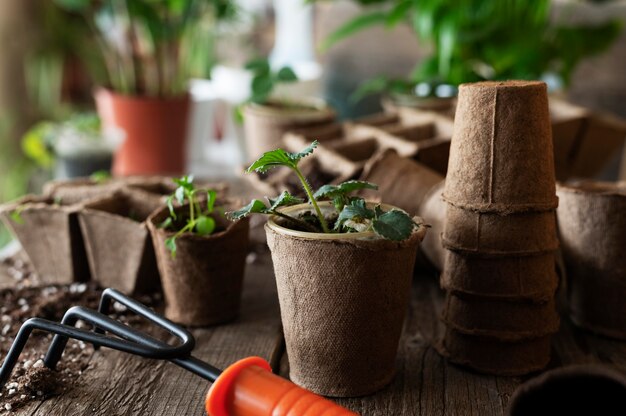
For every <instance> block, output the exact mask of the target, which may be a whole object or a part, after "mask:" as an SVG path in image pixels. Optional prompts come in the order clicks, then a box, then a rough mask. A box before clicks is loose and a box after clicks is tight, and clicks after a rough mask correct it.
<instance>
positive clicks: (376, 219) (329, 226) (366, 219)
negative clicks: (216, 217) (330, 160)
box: [227, 140, 421, 241]
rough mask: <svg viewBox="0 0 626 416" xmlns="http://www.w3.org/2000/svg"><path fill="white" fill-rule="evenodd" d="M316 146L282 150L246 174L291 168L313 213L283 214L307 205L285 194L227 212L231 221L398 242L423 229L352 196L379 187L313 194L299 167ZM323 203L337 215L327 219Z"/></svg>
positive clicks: (346, 186)
mask: <svg viewBox="0 0 626 416" xmlns="http://www.w3.org/2000/svg"><path fill="white" fill-rule="evenodd" d="M317 145H318V142H317V140H316V141H314V142H313V143H311V145H309V146H308V147H307V148H306V149H304V150H303V151H301V152H299V153H289V152H287V151H285V150H283V149H276V150H273V151H271V152H266V153H264V154H263V156H261V157H260V158H259V159H258V160H257V161H256V162H254V163H253V164H252V165H251V166H250V167H249V168H248V169H247V171H246V172H247V173H250V172H252V171H256V172H260V173H265V172H267V171H268V170H269V169H272V168H276V167H279V166H286V167H288V168H289V169H291V170H292V171H294V173H295V174H296V176H297V177H298V179H299V180H300V183H301V185H302V188H303V189H304V192H305V194H306V195H307V197H308V202H309V204H311V206H312V207H313V211H314V212H313V213H312V212H305V213H302V214H300V215H298V216H297V217H295V216H290V215H287V214H285V213H283V212H281V210H280V209H279V208H281V207H286V206H290V205H296V204H301V203H303V202H304V200H303V199H301V198H297V197H295V196H293V195H291V194H289V192H287V191H284V192H283V193H282V194H280V195H279V196H278V197H276V198H267V199H268V202H269V205H267V204H266V203H265V202H263V201H261V200H259V199H254V200H252V201H251V202H250V203H249V204H248V205H246V206H245V207H243V208H242V209H240V210H238V211H231V212H228V213H227V214H228V216H229V217H230V218H231V219H241V218H244V217H246V216H248V215H250V214H253V213H257V214H266V215H276V216H279V217H281V218H284V219H285V220H286V221H288V222H289V223H290V224H291V225H292V226H294V227H296V228H299V229H302V230H303V231H309V232H323V233H353V232H366V231H373V232H374V233H376V234H378V235H379V236H381V237H383V238H386V239H389V240H395V241H401V240H405V239H407V238H408V237H409V236H410V235H411V233H412V232H413V230H414V229H415V228H416V227H419V226H420V225H421V224H418V223H416V222H415V221H413V219H412V218H411V217H410V216H409V215H408V214H407V213H406V212H404V211H402V210H400V209H397V208H393V209H391V210H389V211H384V210H383V209H382V207H381V205H380V204H379V205H376V206H374V207H373V208H371V204H367V203H366V202H365V200H364V199H363V198H361V197H357V196H350V194H351V193H352V192H355V191H358V190H361V189H378V186H377V185H375V184H373V183H370V182H364V181H355V180H350V181H347V182H343V183H341V184H339V185H324V186H322V187H320V188H319V189H318V190H317V191H315V192H314V191H313V189H311V186H310V184H309V182H308V181H307V179H306V178H305V177H304V175H303V174H302V172H301V171H300V169H299V167H298V163H299V162H300V160H301V159H303V158H305V157H307V156H309V155H311V154H312V153H313V151H314V150H315V148H316V147H317ZM322 200H330V201H332V204H333V207H334V210H335V212H334V213H331V214H330V215H328V216H326V217H325V216H324V215H323V214H322V211H321V209H320V206H319V201H322Z"/></svg>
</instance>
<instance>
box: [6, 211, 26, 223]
mask: <svg viewBox="0 0 626 416" xmlns="http://www.w3.org/2000/svg"><path fill="white" fill-rule="evenodd" d="M9 217H10V218H11V220H12V221H13V222H14V223H16V224H20V225H22V224H24V218H22V209H20V208H18V209H15V210H13V211H11V213H10V214H9Z"/></svg>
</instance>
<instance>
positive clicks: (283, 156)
mask: <svg viewBox="0 0 626 416" xmlns="http://www.w3.org/2000/svg"><path fill="white" fill-rule="evenodd" d="M279 166H287V167H290V168H292V167H293V166H294V164H293V161H292V160H291V159H290V158H289V153H288V152H286V151H284V150H283V149H276V150H272V151H270V152H265V153H263V156H261V157H260V158H258V159H257V160H256V161H255V162H254V163H253V164H252V165H250V167H249V168H248V169H247V170H246V172H248V173H250V172H252V171H257V172H260V173H265V172H267V171H268V170H270V169H272V168H276V167H279Z"/></svg>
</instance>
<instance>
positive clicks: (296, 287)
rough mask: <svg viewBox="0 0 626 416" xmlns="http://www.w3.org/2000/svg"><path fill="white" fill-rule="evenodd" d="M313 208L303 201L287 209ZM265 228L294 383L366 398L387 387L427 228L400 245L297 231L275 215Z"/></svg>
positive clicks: (320, 391) (373, 237) (364, 236)
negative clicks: (420, 247) (417, 256)
mask: <svg viewBox="0 0 626 416" xmlns="http://www.w3.org/2000/svg"><path fill="white" fill-rule="evenodd" d="M322 207H323V208H322V209H323V210H326V211H328V210H329V209H334V208H331V207H330V205H329V204H326V203H324V204H322ZM383 208H384V209H385V210H388V209H389V208H390V207H389V206H384V207H383ZM310 209H311V208H310V206H309V205H308V204H302V205H296V206H294V207H289V208H286V209H285V210H284V211H283V212H285V213H286V214H290V213H297V212H298V211H302V210H310ZM265 230H266V233H267V242H268V246H269V248H270V251H271V253H272V260H273V262H274V271H275V274H276V283H277V287H278V298H279V301H280V309H281V318H282V323H283V330H284V334H285V341H286V346H287V354H288V356H289V370H290V378H291V380H292V381H293V382H295V383H296V384H298V385H300V386H302V387H304V388H306V389H309V390H312V391H314V392H316V393H318V394H322V395H325V396H334V397H351V396H362V395H366V394H371V393H373V392H375V391H377V390H380V389H381V388H383V387H384V386H386V385H387V384H388V383H389V382H390V381H391V380H392V378H393V375H394V373H395V358H396V353H397V349H398V341H399V339H400V334H401V331H402V323H403V320H404V316H405V314H406V308H407V305H408V300H409V292H410V287H411V277H412V275H413V266H414V262H415V255H416V253H417V246H418V245H419V243H420V241H421V240H422V239H423V237H424V234H425V233H426V228H425V227H420V228H419V229H418V230H416V231H415V232H414V233H413V235H412V236H411V237H410V238H408V239H407V240H405V241H402V242H394V241H389V240H384V239H382V238H378V237H377V236H376V235H375V234H374V233H372V232H367V233H353V234H322V233H307V232H299V231H294V230H291V229H289V228H286V227H284V226H283V225H281V222H280V220H278V219H277V218H271V219H270V220H269V221H268V222H267V224H266V226H265Z"/></svg>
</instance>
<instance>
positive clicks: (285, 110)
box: [241, 59, 335, 160]
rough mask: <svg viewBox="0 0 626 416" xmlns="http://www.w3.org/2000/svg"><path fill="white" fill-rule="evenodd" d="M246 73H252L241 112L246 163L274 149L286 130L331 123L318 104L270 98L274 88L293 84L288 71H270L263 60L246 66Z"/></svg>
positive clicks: (326, 109) (308, 100) (325, 109)
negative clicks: (250, 91)
mask: <svg viewBox="0 0 626 416" xmlns="http://www.w3.org/2000/svg"><path fill="white" fill-rule="evenodd" d="M246 69H248V70H249V71H251V72H252V84H251V88H252V95H251V97H250V99H249V102H247V103H245V104H244V105H243V107H242V110H241V112H242V116H243V123H244V134H245V137H246V147H247V153H248V155H247V156H248V159H250V160H254V159H256V158H258V157H259V156H261V154H263V153H264V152H267V151H270V150H272V149H274V148H275V147H276V146H278V145H279V144H280V143H281V140H282V137H283V135H284V134H285V133H286V132H287V131H289V130H294V129H300V128H304V127H313V126H319V125H321V124H326V123H330V122H332V121H333V120H334V119H335V112H334V111H333V110H332V109H330V108H329V107H328V106H327V105H326V104H325V103H324V101H322V100H319V99H314V98H300V99H297V100H296V99H286V98H279V97H276V96H273V95H272V92H273V90H274V88H275V86H276V85H277V84H279V83H287V82H295V81H296V80H297V77H296V74H295V73H294V72H293V70H292V69H291V68H289V67H283V68H280V69H279V70H278V71H274V70H272V68H271V67H270V64H269V62H268V61H267V59H258V60H253V61H250V62H248V63H247V64H246Z"/></svg>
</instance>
